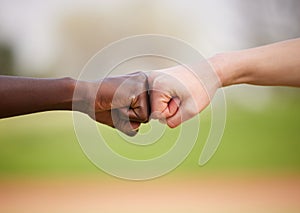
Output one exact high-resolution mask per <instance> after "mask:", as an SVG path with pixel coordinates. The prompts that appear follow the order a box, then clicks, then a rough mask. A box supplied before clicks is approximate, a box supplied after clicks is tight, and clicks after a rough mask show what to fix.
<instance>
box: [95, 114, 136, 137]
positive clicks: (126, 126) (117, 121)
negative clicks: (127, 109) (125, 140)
mask: <svg viewBox="0 0 300 213" xmlns="http://www.w3.org/2000/svg"><path fill="white" fill-rule="evenodd" d="M96 121H98V122H100V123H102V124H106V125H108V126H110V127H112V128H116V129H118V130H119V131H121V132H123V133H125V134H127V135H129V136H134V135H136V134H137V132H138V128H139V126H140V123H139V122H134V121H128V120H123V119H121V118H120V116H119V112H117V110H107V111H103V112H99V113H97V114H96Z"/></svg>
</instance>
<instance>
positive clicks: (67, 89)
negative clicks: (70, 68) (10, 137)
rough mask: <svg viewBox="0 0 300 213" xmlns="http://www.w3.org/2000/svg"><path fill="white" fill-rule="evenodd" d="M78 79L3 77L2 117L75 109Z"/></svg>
mask: <svg viewBox="0 0 300 213" xmlns="http://www.w3.org/2000/svg"><path fill="white" fill-rule="evenodd" d="M75 84H76V81H75V80H73V79H71V78H60V79H41V78H24V77H10V76H0V100H1V104H0V118H5V117H11V116H16V115H24V114H29V113H34V112H42V111H48V110H71V109H72V98H73V92H74V88H75Z"/></svg>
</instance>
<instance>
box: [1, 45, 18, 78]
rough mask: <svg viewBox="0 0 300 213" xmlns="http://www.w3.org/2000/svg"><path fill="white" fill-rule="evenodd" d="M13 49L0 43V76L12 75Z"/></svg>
mask: <svg viewBox="0 0 300 213" xmlns="http://www.w3.org/2000/svg"><path fill="white" fill-rule="evenodd" d="M14 74H15V72H14V54H13V49H12V48H11V47H10V46H9V45H7V44H1V43H0V75H14Z"/></svg>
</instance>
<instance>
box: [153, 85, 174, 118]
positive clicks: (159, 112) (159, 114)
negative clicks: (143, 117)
mask: <svg viewBox="0 0 300 213" xmlns="http://www.w3.org/2000/svg"><path fill="white" fill-rule="evenodd" d="M171 99H172V97H171V96H170V95H168V94H166V93H165V92H162V91H158V90H151V91H150V103H151V116H150V117H151V118H153V119H164V118H166V117H170V116H171V115H172V114H171V113H170V112H169V109H168V104H169V102H170V100H171ZM172 106H173V105H172ZM172 109H173V108H172Z"/></svg>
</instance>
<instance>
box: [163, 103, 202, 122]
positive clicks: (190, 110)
mask: <svg viewBox="0 0 300 213" xmlns="http://www.w3.org/2000/svg"><path fill="white" fill-rule="evenodd" d="M197 114H198V110H197V107H196V105H195V104H194V103H193V102H192V101H186V102H183V103H182V104H181V105H180V107H179V108H178V110H177V112H176V113H175V114H174V115H173V116H172V117H169V118H167V119H166V122H167V124H168V126H169V127H171V128H175V127H177V126H178V125H180V124H181V123H182V122H184V121H186V120H189V119H191V118H192V117H194V116H195V115H197Z"/></svg>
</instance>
